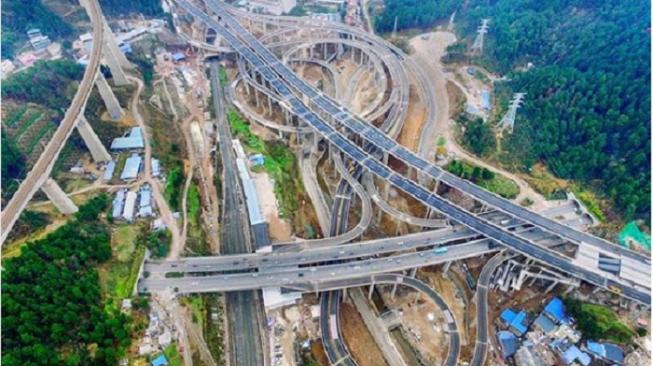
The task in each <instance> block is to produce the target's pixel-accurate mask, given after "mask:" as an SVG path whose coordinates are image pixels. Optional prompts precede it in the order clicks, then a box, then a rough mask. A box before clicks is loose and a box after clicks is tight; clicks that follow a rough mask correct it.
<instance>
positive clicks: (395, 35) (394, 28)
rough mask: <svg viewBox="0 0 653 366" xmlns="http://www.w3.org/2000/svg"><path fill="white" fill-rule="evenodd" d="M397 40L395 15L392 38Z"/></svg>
mask: <svg viewBox="0 0 653 366" xmlns="http://www.w3.org/2000/svg"><path fill="white" fill-rule="evenodd" d="M391 38H397V16H396V15H395V25H394V26H393V27H392V37H391Z"/></svg>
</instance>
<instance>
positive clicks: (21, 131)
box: [14, 111, 43, 140]
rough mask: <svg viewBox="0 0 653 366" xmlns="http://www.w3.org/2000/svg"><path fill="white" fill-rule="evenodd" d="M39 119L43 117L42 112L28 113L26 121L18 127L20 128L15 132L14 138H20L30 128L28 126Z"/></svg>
mask: <svg viewBox="0 0 653 366" xmlns="http://www.w3.org/2000/svg"><path fill="white" fill-rule="evenodd" d="M41 117H43V112H41V111H35V112H33V113H30V115H29V116H28V117H27V119H26V120H25V121H24V122H23V123H22V124H21V125H20V128H18V131H16V134H15V137H14V138H15V139H16V140H18V139H19V138H20V136H22V135H23V134H24V133H25V132H26V131H27V130H28V129H29V128H30V126H32V124H34V122H36V121H38V120H39V119H41Z"/></svg>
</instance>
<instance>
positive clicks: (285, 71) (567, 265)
mask: <svg viewBox="0 0 653 366" xmlns="http://www.w3.org/2000/svg"><path fill="white" fill-rule="evenodd" d="M178 3H179V4H180V5H182V6H183V7H184V8H185V9H186V10H188V11H189V12H190V13H192V14H193V15H194V16H195V17H196V18H198V19H200V20H201V21H202V22H204V23H206V24H207V25H208V26H209V27H211V28H213V29H215V30H216V31H217V32H218V33H219V34H220V35H221V36H222V37H223V38H224V40H225V41H226V42H227V43H228V44H229V45H230V46H231V47H233V48H234V50H236V52H238V53H239V54H240V55H241V56H242V57H243V58H245V59H247V61H248V62H249V63H250V64H251V66H252V68H253V70H256V71H255V72H256V74H257V75H260V77H262V78H263V79H265V80H266V82H267V83H268V84H269V85H271V86H272V88H273V89H275V90H276V91H277V93H278V94H279V95H281V97H282V98H283V99H284V101H283V102H282V103H281V105H282V106H283V107H284V108H286V109H287V110H289V111H290V112H292V113H293V114H294V115H296V116H298V117H299V118H300V119H301V120H304V121H306V123H308V124H309V125H310V126H312V127H313V128H315V129H316V131H317V132H318V133H320V134H321V135H322V136H323V137H324V138H326V139H327V140H328V141H329V142H331V144H332V145H333V146H335V147H337V148H338V149H340V150H341V151H343V152H344V153H345V154H346V155H348V156H349V157H350V158H351V159H353V160H354V161H356V162H358V163H359V164H360V165H361V166H363V167H365V168H367V169H368V170H369V171H370V172H372V173H373V174H375V175H377V176H379V177H380V178H381V179H385V180H387V181H389V182H390V183H391V184H392V185H394V186H395V187H397V188H399V189H400V190H402V191H404V192H406V193H408V194H409V195H411V196H413V197H414V198H415V199H416V200H418V201H421V202H423V203H425V204H426V205H428V206H430V207H433V208H434V209H436V210H438V211H439V212H441V213H443V214H445V215H446V216H447V217H449V218H450V219H452V220H455V221H457V222H460V223H462V224H464V225H465V226H467V227H469V228H471V229H472V230H474V231H476V232H478V233H481V234H483V235H485V236H487V237H489V238H491V239H494V240H496V241H498V242H501V243H502V245H504V246H506V247H508V248H511V249H513V250H515V251H517V252H519V253H521V254H524V255H526V256H528V257H531V258H534V259H536V260H539V261H542V262H543V263H546V264H547V265H550V266H553V267H555V268H558V269H560V270H562V271H564V272H566V273H569V274H571V275H573V276H574V277H577V278H580V279H582V280H585V281H587V282H590V283H592V284H595V285H598V286H601V287H604V288H610V289H615V290H616V291H619V292H621V294H622V295H623V296H626V297H629V298H632V299H635V300H637V301H640V302H643V303H648V302H650V284H634V283H629V282H628V281H627V280H624V279H623V278H619V277H617V276H612V277H611V275H610V274H608V273H600V272H599V271H597V270H596V269H594V268H590V269H588V268H581V267H579V266H577V265H575V264H573V263H572V262H571V260H570V259H569V258H568V257H565V256H563V255H561V254H559V253H557V252H554V251H551V250H547V249H545V248H542V247H541V246H539V245H537V244H535V243H533V242H531V241H528V240H526V239H524V238H522V237H520V236H517V235H515V234H513V233H510V232H506V231H505V230H502V229H501V228H499V227H497V226H495V225H493V224H491V223H489V222H487V221H485V220H483V219H481V218H479V217H477V216H476V215H474V214H472V213H470V212H468V211H466V210H464V209H462V208H460V207H458V206H456V205H455V204H453V203H451V202H449V201H447V200H445V199H444V198H442V197H440V196H438V195H436V194H433V193H431V192H430V191H429V190H427V189H426V188H424V187H423V186H421V185H420V184H418V183H415V182H413V181H412V180H410V179H408V178H405V177H403V176H401V175H399V174H398V173H395V172H394V171H392V170H391V169H390V168H388V167H387V166H385V165H384V164H382V163H381V162H379V161H378V160H377V159H376V158H375V157H374V156H372V155H370V154H369V153H367V152H366V151H364V150H362V149H361V148H360V147H358V146H357V145H356V144H355V143H353V142H352V141H351V140H349V138H348V137H347V136H346V135H343V134H342V132H340V131H339V130H337V129H336V128H334V127H333V126H332V125H331V124H330V123H327V122H325V120H323V119H322V118H321V117H320V115H322V116H325V117H326V118H327V119H331V120H333V121H334V122H335V123H336V124H339V125H341V126H345V127H346V129H347V130H348V131H350V132H352V133H354V134H355V135H356V136H359V137H361V138H363V139H364V140H365V141H367V142H369V143H371V144H373V145H374V146H375V147H376V148H379V149H381V150H382V151H384V152H387V153H390V154H392V155H393V156H395V157H396V158H397V159H399V160H400V161H402V162H404V163H406V165H407V166H411V167H414V168H416V169H417V170H418V171H420V172H423V173H425V174H427V175H429V176H431V177H432V178H435V179H441V180H442V181H443V182H445V183H447V184H449V185H451V186H453V187H455V188H457V189H459V190H461V191H463V192H465V193H468V194H470V195H471V196H473V197H475V198H477V199H479V200H480V201H482V202H484V203H487V204H488V205H489V206H492V207H496V208H497V209H499V210H501V211H503V212H507V213H509V214H511V215H514V216H516V217H519V219H520V220H524V221H526V222H529V223H533V224H534V225H537V226H539V227H542V228H543V229H545V230H547V231H550V232H553V233H555V234H557V235H560V236H562V237H564V238H567V239H570V240H573V241H576V242H579V241H580V242H582V243H583V244H581V245H593V246H597V247H600V248H606V245H609V246H610V247H609V248H608V249H610V250H613V251H614V252H616V253H618V254H620V255H624V256H628V257H631V258H633V259H637V260H638V261H640V262H641V263H643V264H645V265H649V264H650V259H649V258H646V257H644V256H642V255H641V254H638V253H635V252H632V251H630V250H626V249H624V248H620V247H617V246H614V245H612V244H609V243H607V242H605V241H603V240H601V239H598V238H596V237H593V236H591V235H589V234H585V233H581V232H578V231H576V230H574V229H571V228H569V227H567V226H565V225H562V224H559V223H556V222H554V221H553V220H550V219H546V218H543V217H541V216H539V215H537V214H535V213H533V212H531V211H529V210H526V209H523V208H521V207H518V206H516V205H515V204H513V203H511V202H508V201H506V200H504V199H502V198H499V197H498V196H496V195H494V194H491V193H489V192H487V191H485V190H483V189H481V188H479V187H477V186H475V185H474V184H471V183H469V182H467V181H464V180H462V179H460V178H457V177H455V176H452V175H450V174H448V173H446V172H443V171H442V170H441V169H440V168H438V167H435V166H434V165H432V164H429V163H428V162H426V161H424V160H423V159H421V158H419V157H417V156H416V155H415V154H413V153H412V152H410V151H409V150H407V149H405V148H403V147H401V146H399V145H398V144H397V143H396V142H395V141H394V140H393V139H391V138H390V137H388V136H387V135H385V134H384V133H383V132H381V131H379V130H378V129H377V128H376V127H374V126H372V125H370V124H368V123H366V122H364V121H361V120H360V119H358V118H357V117H355V116H353V115H352V114H351V113H349V112H348V111H346V110H345V109H344V108H342V107H340V106H339V105H337V104H336V103H335V102H333V101H332V100H331V99H329V98H328V97H326V96H325V95H323V94H322V93H320V92H318V91H316V90H314V88H312V87H311V86H309V85H308V84H306V83H305V82H303V81H302V80H301V79H299V78H297V76H296V75H295V74H294V73H293V72H292V71H291V70H290V69H289V68H287V67H286V66H285V65H283V64H282V63H280V62H279V60H278V59H277V58H276V56H274V55H273V54H272V53H270V51H268V50H267V49H266V48H265V47H264V46H262V45H261V44H260V42H259V41H258V40H257V39H256V38H254V37H253V36H252V35H251V34H249V32H247V31H246V30H245V29H244V28H242V26H240V24H239V23H238V22H237V21H236V20H235V19H234V18H232V17H231V15H229V13H228V12H227V11H225V10H224V8H222V6H221V5H220V4H219V3H218V2H216V1H208V2H207V5H208V6H209V8H210V9H211V10H212V11H214V12H215V13H217V14H219V17H220V18H219V19H220V21H218V20H216V19H214V18H212V17H210V16H209V15H207V14H206V13H204V12H203V11H201V10H200V9H199V8H197V7H195V6H194V5H192V4H190V3H188V2H186V1H183V0H180V1H178ZM291 90H294V91H291ZM296 94H297V95H299V96H300V97H298V96H297V95H296ZM313 109H315V110H316V111H317V112H313Z"/></svg>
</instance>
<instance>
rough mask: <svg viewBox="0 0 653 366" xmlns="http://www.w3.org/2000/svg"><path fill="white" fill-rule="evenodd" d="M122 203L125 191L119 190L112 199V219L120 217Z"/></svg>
mask: <svg viewBox="0 0 653 366" xmlns="http://www.w3.org/2000/svg"><path fill="white" fill-rule="evenodd" d="M124 202H125V190H124V189H120V190H118V192H116V197H115V198H114V199H113V210H112V211H111V215H112V216H113V217H115V218H117V217H120V216H121V215H122V208H123V204H124Z"/></svg>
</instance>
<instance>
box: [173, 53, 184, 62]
mask: <svg viewBox="0 0 653 366" xmlns="http://www.w3.org/2000/svg"><path fill="white" fill-rule="evenodd" d="M171 57H172V61H174V62H181V61H184V60H186V55H184V53H183V52H176V53H173V54H172V56H171Z"/></svg>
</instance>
